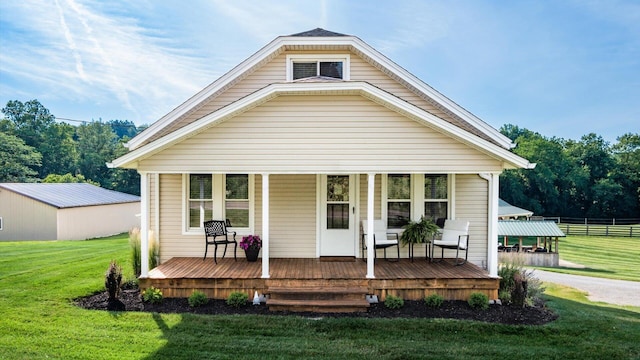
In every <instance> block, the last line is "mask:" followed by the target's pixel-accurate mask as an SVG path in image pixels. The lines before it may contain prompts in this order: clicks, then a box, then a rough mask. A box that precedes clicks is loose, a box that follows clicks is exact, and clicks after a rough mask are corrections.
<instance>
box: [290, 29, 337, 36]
mask: <svg viewBox="0 0 640 360" xmlns="http://www.w3.org/2000/svg"><path fill="white" fill-rule="evenodd" d="M290 36H304V37H310V36H349V35H345V34H340V33H337V32H333V31H329V30H325V29H321V28H315V29H313V30H309V31H303V32H301V33H297V34H292V35H290Z"/></svg>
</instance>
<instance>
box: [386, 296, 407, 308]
mask: <svg viewBox="0 0 640 360" xmlns="http://www.w3.org/2000/svg"><path fill="white" fill-rule="evenodd" d="M384 306H386V307H387V308H389V309H400V308H401V307H403V306H404V300H402V298H401V297H399V296H393V295H387V297H386V298H385V299H384Z"/></svg>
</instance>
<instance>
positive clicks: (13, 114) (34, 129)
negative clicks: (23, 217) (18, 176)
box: [0, 100, 77, 178]
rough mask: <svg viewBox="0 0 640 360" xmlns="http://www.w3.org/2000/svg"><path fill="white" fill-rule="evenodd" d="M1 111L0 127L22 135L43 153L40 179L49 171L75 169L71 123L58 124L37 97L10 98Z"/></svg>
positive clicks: (70, 170) (27, 142)
mask: <svg viewBox="0 0 640 360" xmlns="http://www.w3.org/2000/svg"><path fill="white" fill-rule="evenodd" d="M2 112H3V113H4V114H5V116H6V118H5V119H3V120H2V122H0V129H2V131H5V132H7V133H8V134H12V135H15V136H17V137H19V138H21V139H22V140H23V141H24V142H25V143H26V144H27V145H29V146H31V147H33V148H35V149H36V150H37V151H38V152H39V153H40V154H42V166H41V167H40V168H39V172H38V175H39V177H40V178H44V177H45V176H47V175H48V174H50V173H61V174H62V173H66V172H75V171H76V160H77V152H76V147H75V141H74V140H73V135H74V132H75V129H74V128H73V127H72V126H71V125H68V124H57V123H56V122H55V116H53V115H51V114H50V113H49V110H48V109H47V108H46V107H44V106H43V105H42V104H40V102H39V101H38V100H30V101H27V102H26V103H22V102H20V101H18V100H12V101H9V102H7V106H6V107H4V108H3V109H2Z"/></svg>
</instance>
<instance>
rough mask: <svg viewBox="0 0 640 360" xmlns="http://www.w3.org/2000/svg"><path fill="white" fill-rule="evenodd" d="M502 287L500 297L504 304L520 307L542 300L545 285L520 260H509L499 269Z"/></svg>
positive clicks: (499, 292)
mask: <svg viewBox="0 0 640 360" xmlns="http://www.w3.org/2000/svg"><path fill="white" fill-rule="evenodd" d="M498 276H500V287H499V290H498V297H499V298H500V300H501V301H502V303H503V304H512V305H514V306H518V307H524V306H534V305H535V304H536V303H540V302H542V294H543V293H544V287H543V286H542V283H541V282H540V280H538V279H537V278H536V277H534V276H533V271H527V270H526V269H525V268H524V267H523V266H522V264H521V263H519V262H508V263H506V264H504V265H502V266H501V267H500V269H498Z"/></svg>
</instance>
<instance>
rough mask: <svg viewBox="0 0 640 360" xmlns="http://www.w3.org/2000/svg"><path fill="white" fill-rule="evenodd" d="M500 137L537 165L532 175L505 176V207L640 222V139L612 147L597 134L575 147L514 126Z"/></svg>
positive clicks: (516, 172)
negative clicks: (637, 220)
mask: <svg viewBox="0 0 640 360" xmlns="http://www.w3.org/2000/svg"><path fill="white" fill-rule="evenodd" d="M500 132H502V134H504V135H506V136H507V137H509V138H510V139H511V140H512V141H514V142H515V143H516V145H517V146H516V147H515V149H513V152H514V153H516V154H518V155H520V156H522V157H524V158H526V159H528V160H529V161H530V162H533V163H537V165H536V167H535V169H532V170H524V169H517V170H506V171H504V172H503V173H502V175H501V176H500V197H501V198H502V199H504V200H505V201H507V202H509V203H511V204H513V205H516V206H519V207H522V208H525V209H528V210H531V211H533V212H534V213H535V214H536V215H542V216H562V217H581V218H582V217H592V218H639V217H640V134H633V133H627V134H624V135H622V136H620V137H618V138H617V142H616V143H615V144H610V143H609V142H607V141H605V140H604V139H603V138H602V136H599V135H596V134H593V133H591V134H587V135H584V136H582V138H580V141H575V140H565V139H562V138H556V137H552V138H547V137H544V136H542V135H540V134H539V133H536V132H533V131H531V130H528V129H525V128H520V127H518V126H515V125H505V126H503V127H502V128H500Z"/></svg>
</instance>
